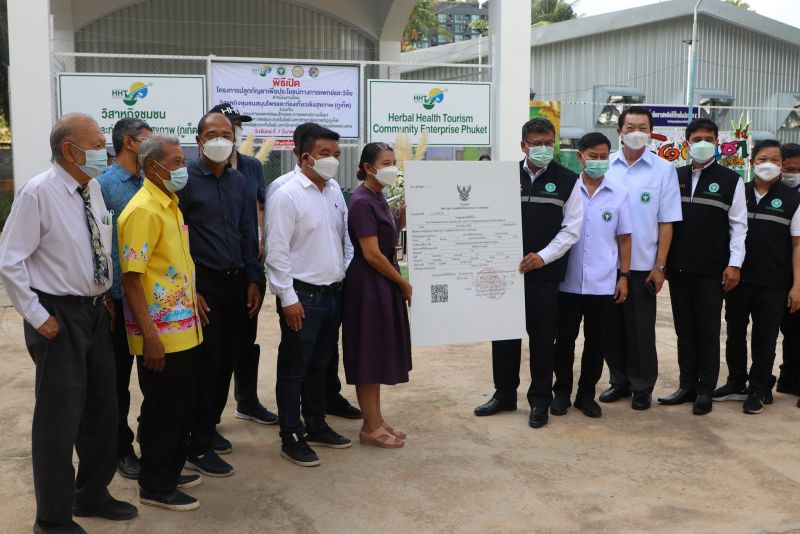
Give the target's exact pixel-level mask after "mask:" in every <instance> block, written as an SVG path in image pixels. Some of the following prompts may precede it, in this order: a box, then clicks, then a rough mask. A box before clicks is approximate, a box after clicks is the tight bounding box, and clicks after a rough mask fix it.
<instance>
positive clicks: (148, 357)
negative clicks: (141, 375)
mask: <svg viewBox="0 0 800 534" xmlns="http://www.w3.org/2000/svg"><path fill="white" fill-rule="evenodd" d="M142 352H143V353H144V354H143V356H144V368H145V369H150V370H151V371H155V372H157V373H160V372H161V371H163V370H164V364H165V363H166V361H165V360H164V344H163V343H162V342H161V339H160V338H159V337H158V335H153V336H145V338H144V339H143V351H142Z"/></svg>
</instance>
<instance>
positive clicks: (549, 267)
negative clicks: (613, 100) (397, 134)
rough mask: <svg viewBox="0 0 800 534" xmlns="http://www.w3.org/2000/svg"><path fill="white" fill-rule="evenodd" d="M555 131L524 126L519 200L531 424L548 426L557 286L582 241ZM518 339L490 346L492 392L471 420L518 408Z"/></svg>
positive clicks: (578, 207)
mask: <svg viewBox="0 0 800 534" xmlns="http://www.w3.org/2000/svg"><path fill="white" fill-rule="evenodd" d="M555 135H556V133H555V127H554V126H553V124H552V123H551V122H550V121H548V120H546V119H532V120H530V121H528V122H526V123H525V124H524V125H523V127H522V141H521V143H520V148H521V149H522V151H523V152H524V153H525V154H526V157H525V158H524V159H523V160H522V161H521V162H520V164H519V168H520V197H521V198H520V200H521V204H522V241H523V248H524V257H523V259H522V262H521V263H520V267H519V269H520V272H522V273H524V274H525V309H526V323H525V324H526V330H527V332H528V336H529V341H530V368H531V385H530V388H529V389H528V403H529V404H530V406H531V415H530V419H529V424H530V426H531V427H533V428H540V427H543V426H545V425H546V424H547V420H548V409H549V408H550V403H551V402H552V385H553V365H554V348H553V344H554V341H555V337H556V332H557V328H558V324H557V323H558V321H557V318H558V313H557V311H558V287H559V284H560V283H561V282H562V281H563V280H564V276H565V274H566V268H567V252H568V251H569V249H570V247H571V246H572V245H573V244H575V242H576V241H577V240H578V238H579V237H580V233H581V226H582V224H583V202H582V199H581V191H580V187H579V186H578V183H577V181H578V180H577V179H578V175H577V174H575V173H573V172H572V171H570V170H568V169H566V168H564V167H562V166H561V165H559V164H558V163H556V162H554V161H552V159H553V150H554V146H555ZM521 351H522V340H521V339H508V340H502V341H493V342H492V372H493V375H494V383H495V393H494V395H493V396H492V398H491V399H490V400H489V401H488V402H486V403H485V404H482V405H481V406H478V407H477V408H476V409H475V415H478V416H486V415H494V414H496V413H498V412H501V411H504V410H516V409H517V387H519V382H520V380H519V368H520V356H521Z"/></svg>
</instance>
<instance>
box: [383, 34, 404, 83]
mask: <svg viewBox="0 0 800 534" xmlns="http://www.w3.org/2000/svg"><path fill="white" fill-rule="evenodd" d="M378 57H379V58H380V60H381V61H399V60H400V41H392V40H390V41H384V40H381V41H379V42H378ZM378 70H379V74H378V76H379V77H381V78H384V79H385V78H389V77H391V78H399V77H400V75H399V74H397V73H395V74H392V70H395V71H398V70H399V69H397V68H396V67H395V69H390V68H389V66H388V65H381V66H380V69H378Z"/></svg>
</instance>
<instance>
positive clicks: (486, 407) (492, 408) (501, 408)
mask: <svg viewBox="0 0 800 534" xmlns="http://www.w3.org/2000/svg"><path fill="white" fill-rule="evenodd" d="M516 409H517V405H516V404H506V403H504V402H500V401H499V400H497V399H495V398H494V397H493V398H491V399H489V400H488V401H486V402H485V403H483V404H481V405H480V406H478V407H477V408H475V415H477V416H478V417H483V416H485V415H494V414H496V413H500V412H513V411H514V410H516Z"/></svg>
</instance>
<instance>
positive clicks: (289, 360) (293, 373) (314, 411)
mask: <svg viewBox="0 0 800 534" xmlns="http://www.w3.org/2000/svg"><path fill="white" fill-rule="evenodd" d="M297 296H298V297H299V299H300V304H302V305H303V309H304V311H305V319H303V326H302V328H301V329H300V331H299V332H295V331H294V330H292V329H291V328H289V325H288V324H287V323H286V319H285V317H284V316H283V308H282V306H281V305H280V301H279V302H278V316H279V318H280V326H281V343H280V345H279V346H278V376H277V378H278V379H277V383H276V385H275V396H276V400H277V403H278V423H279V424H280V428H281V437H282V438H286V437H287V436H289V435H290V434H302V433H303V431H304V430H305V431H307V432H314V431H317V430H320V429H322V428H325V426H326V424H327V423H325V374H326V370H327V368H328V363H329V362H330V360H331V358H332V357H333V354H334V352H335V350H336V349H335V347H336V343H337V339H338V336H339V326H340V325H341V323H342V299H341V295H340V294H339V293H335V294H322V293H319V292H310V291H301V290H297ZM301 397H302V401H303V402H302V415H303V419H304V420H305V428H304V427H303V423H302V422H301V421H300V414H301V408H300V406H301V403H300V399H301Z"/></svg>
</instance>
